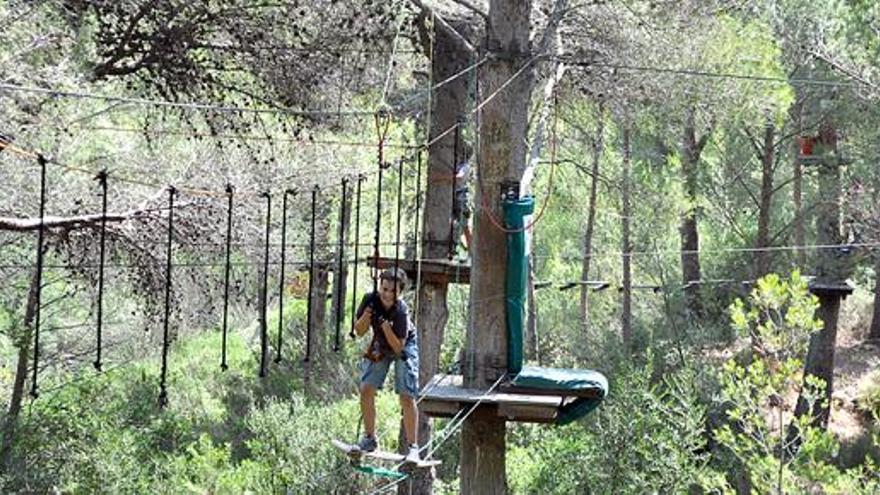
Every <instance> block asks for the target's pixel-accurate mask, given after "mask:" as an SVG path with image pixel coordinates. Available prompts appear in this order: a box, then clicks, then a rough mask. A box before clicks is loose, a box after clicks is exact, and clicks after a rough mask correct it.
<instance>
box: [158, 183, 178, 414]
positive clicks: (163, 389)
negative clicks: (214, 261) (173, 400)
mask: <svg viewBox="0 0 880 495" xmlns="http://www.w3.org/2000/svg"><path fill="white" fill-rule="evenodd" d="M176 192H177V190H176V189H174V186H168V240H167V244H166V250H165V253H166V264H165V321H164V325H163V330H162V376H161V379H160V381H159V407H161V408H164V407H165V406H167V405H168V388H167V381H166V380H167V376H168V326H169V323H170V319H171V249H172V242H173V241H174V194H175V193H176Z"/></svg>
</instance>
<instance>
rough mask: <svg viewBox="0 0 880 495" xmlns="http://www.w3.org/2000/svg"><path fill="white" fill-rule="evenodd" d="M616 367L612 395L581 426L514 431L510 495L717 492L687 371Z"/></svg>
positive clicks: (717, 481) (701, 414) (719, 480)
mask: <svg viewBox="0 0 880 495" xmlns="http://www.w3.org/2000/svg"><path fill="white" fill-rule="evenodd" d="M652 375H653V370H652V368H651V367H650V366H648V367H644V368H629V369H627V368H624V369H621V370H618V372H617V373H615V374H614V375H613V378H614V380H613V381H612V384H611V390H612V391H613V392H612V396H611V397H610V398H609V399H608V401H607V402H606V403H605V404H604V405H603V406H602V407H601V408H600V409H599V410H598V411H597V412H596V413H595V414H594V416H593V417H592V418H590V419H588V420H586V421H584V422H581V423H577V424H575V425H572V426H570V427H565V428H557V429H552V430H548V429H546V427H541V426H538V427H521V429H522V430H523V431H521V432H520V433H519V435H517V436H518V437H519V438H516V437H515V439H514V440H513V441H514V442H516V446H515V447H514V448H512V449H511V450H510V453H509V456H510V459H509V461H508V463H509V466H515V467H516V468H515V470H511V471H510V472H509V473H508V476H509V481H510V484H511V488H512V489H513V492H514V493H548V494H549V493H559V494H562V493H597V494H601V493H608V494H617V493H683V492H687V491H688V490H689V489H691V488H694V487H703V488H705V489H709V490H712V489H717V488H719V487H720V486H721V484H722V481H723V479H722V477H721V476H720V474H719V473H717V472H715V471H713V470H712V469H711V468H710V467H709V466H708V460H709V456H708V452H707V451H706V437H705V431H704V422H705V412H706V409H705V406H704V405H702V404H700V403H699V401H698V400H697V399H696V397H697V396H698V394H697V393H696V390H695V387H696V381H695V374H694V372H693V371H690V370H687V371H679V372H673V373H668V374H667V375H666V376H665V377H664V379H663V381H662V382H660V383H652V381H651V377H652Z"/></svg>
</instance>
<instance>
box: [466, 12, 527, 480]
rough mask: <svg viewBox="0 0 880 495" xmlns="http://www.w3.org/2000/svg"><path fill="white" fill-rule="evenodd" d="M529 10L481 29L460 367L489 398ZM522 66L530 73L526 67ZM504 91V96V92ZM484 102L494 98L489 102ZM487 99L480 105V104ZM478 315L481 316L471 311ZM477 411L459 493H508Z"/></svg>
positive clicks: (518, 152) (491, 418)
mask: <svg viewBox="0 0 880 495" xmlns="http://www.w3.org/2000/svg"><path fill="white" fill-rule="evenodd" d="M531 10H532V2H531V1H530V0H524V1H519V2H509V1H505V0H492V1H491V2H490V7H489V21H488V23H487V33H486V34H487V36H486V50H487V52H488V53H487V55H489V59H488V61H487V62H486V64H485V66H484V68H483V69H482V70H481V71H480V78H479V82H480V88H481V92H480V96H479V98H478V101H480V102H481V103H480V104H481V105H484V106H483V107H482V110H481V111H480V113H479V114H478V120H479V122H480V148H479V162H478V168H477V173H478V178H479V187H478V188H477V199H476V201H477V204H479V205H481V207H480V208H478V209H477V211H476V215H475V223H474V225H475V229H474V248H473V254H472V256H473V266H472V268H471V293H470V307H471V308H472V310H471V311H470V321H469V323H468V328H467V352H466V357H465V361H466V362H465V363H464V373H463V374H464V384H465V386H466V387H470V388H477V389H482V390H487V389H488V388H489V387H491V386H492V385H493V384H494V383H495V382H496V380H497V379H498V378H499V377H500V376H501V375H503V374H505V373H506V371H507V332H506V328H505V325H506V308H505V301H504V297H499V296H502V295H503V294H504V289H505V284H504V277H503V276H501V274H503V273H505V271H506V253H507V235H506V233H505V232H504V231H503V230H501V229H499V228H497V226H496V225H495V224H496V223H497V222H498V219H500V218H503V215H502V212H501V205H500V204H499V201H498V198H499V197H500V194H501V192H502V191H504V190H505V188H506V186H509V185H511V183H512V184H517V185H521V180H522V176H523V173H524V170H525V166H526V156H527V150H526V143H525V141H526V139H525V138H526V133H527V128H528V110H529V109H528V103H529V101H530V98H531V93H532V89H533V87H534V77H535V76H534V67H533V66H531V65H530V64H531V63H532V62H533V60H532V56H531V53H532V46H531V42H530V39H529V35H530V33H531V19H530V16H531ZM527 64H528V65H527ZM503 86H506V87H504V88H503V90H502V87H503ZM489 95H493V96H492V98H491V100H489V99H488V96H489ZM484 96H485V97H486V98H487V99H486V100H485V101H484V100H483V97H484ZM477 307H479V308H480V310H479V311H475V310H474V309H475V308H477ZM483 409H485V410H484V411H475V413H474V415H472V416H471V417H469V418H468V419H467V420H466V421H465V423H464V427H463V429H462V442H461V493H463V494H465V495H470V494H481V495H482V494H495V493H506V491H507V486H506V478H505V474H506V467H507V466H506V456H505V454H506V449H505V433H506V431H505V424H504V421H503V420H502V419H500V418H497V416H495V415H494V414H493V411H491V410H490V409H489V408H488V407H485V406H484V408H483Z"/></svg>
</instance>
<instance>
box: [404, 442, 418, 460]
mask: <svg viewBox="0 0 880 495" xmlns="http://www.w3.org/2000/svg"><path fill="white" fill-rule="evenodd" d="M405 460H406V462H413V463H419V462H421V461H422V457H421V456H420V455H419V446H418V444H412V445H410V446H409V452H407V454H406V459H405Z"/></svg>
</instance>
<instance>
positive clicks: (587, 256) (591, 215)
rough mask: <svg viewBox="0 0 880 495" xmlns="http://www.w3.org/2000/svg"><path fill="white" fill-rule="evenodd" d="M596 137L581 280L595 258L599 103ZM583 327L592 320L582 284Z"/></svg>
mask: <svg viewBox="0 0 880 495" xmlns="http://www.w3.org/2000/svg"><path fill="white" fill-rule="evenodd" d="M596 126H597V127H596V137H595V139H594V140H593V164H592V165H593V166H592V173H591V177H590V200H589V206H588V208H587V227H586V230H585V232H584V259H583V262H582V263H581V280H589V278H590V262H591V261H592V259H593V229H594V228H595V225H596V200H597V195H598V191H599V163H600V162H601V159H602V153H603V151H604V149H605V140H604V135H605V108H604V106H603V105H602V104H599V109H598V118H597V119H596ZM580 289H581V306H580V309H581V312H580V315H581V328H582V329H583V330H584V331H586V330H587V328H588V326H589V322H590V302H589V295H590V289H589V287H587V286H586V285H584V284H581V288H580Z"/></svg>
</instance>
